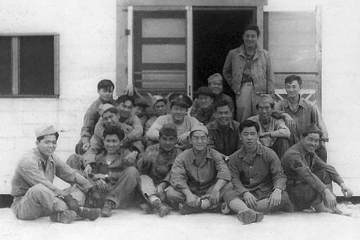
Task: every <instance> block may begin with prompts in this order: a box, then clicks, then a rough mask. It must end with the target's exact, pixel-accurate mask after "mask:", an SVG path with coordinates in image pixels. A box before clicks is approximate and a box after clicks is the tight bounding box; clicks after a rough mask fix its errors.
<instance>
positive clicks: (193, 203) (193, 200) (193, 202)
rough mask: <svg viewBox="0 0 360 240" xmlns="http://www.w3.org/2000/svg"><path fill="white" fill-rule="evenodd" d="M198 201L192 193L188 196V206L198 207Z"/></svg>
mask: <svg viewBox="0 0 360 240" xmlns="http://www.w3.org/2000/svg"><path fill="white" fill-rule="evenodd" d="M197 199H198V197H197V196H195V195H194V194H192V193H189V194H188V195H186V204H187V205H188V206H190V207H196V206H197Z"/></svg>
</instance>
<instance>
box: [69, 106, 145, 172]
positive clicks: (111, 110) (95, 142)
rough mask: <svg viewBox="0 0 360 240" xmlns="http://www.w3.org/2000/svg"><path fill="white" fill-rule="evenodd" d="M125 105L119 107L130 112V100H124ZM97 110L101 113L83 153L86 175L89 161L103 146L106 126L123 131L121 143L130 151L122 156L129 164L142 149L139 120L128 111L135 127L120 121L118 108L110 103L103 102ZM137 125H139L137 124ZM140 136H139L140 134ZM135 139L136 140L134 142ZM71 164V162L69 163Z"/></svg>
mask: <svg viewBox="0 0 360 240" xmlns="http://www.w3.org/2000/svg"><path fill="white" fill-rule="evenodd" d="M124 104H125V105H126V106H125V107H124V106H122V107H121V108H127V109H128V110H127V112H131V110H132V102H131V101H130V100H126V101H124ZM99 109H100V110H99V111H100V113H101V119H100V120H99V122H98V123H97V124H96V126H95V134H94V136H93V137H92V138H91V140H90V148H89V150H88V151H87V152H86V153H85V154H84V155H83V161H84V163H83V164H84V167H85V169H84V173H85V175H88V174H90V173H91V166H90V163H93V162H95V157H96V155H97V154H99V153H100V152H101V151H102V150H103V147H104V135H103V132H104V129H105V128H106V127H111V126H112V127H117V128H118V129H121V130H123V131H124V132H125V138H124V139H123V140H122V142H123V145H126V147H128V148H129V149H130V150H131V152H130V153H129V154H128V155H127V156H126V157H125V158H124V161H126V162H128V163H129V164H133V163H134V162H135V160H136V158H137V156H138V154H139V152H141V151H142V150H143V145H142V144H141V142H140V141H137V139H138V133H137V132H142V129H140V130H139V129H138V128H139V126H140V128H142V126H141V123H140V120H139V118H138V117H136V116H135V115H132V114H130V113H128V115H127V116H128V117H127V118H126V119H128V118H129V122H130V123H133V124H134V126H136V128H132V127H131V126H130V125H128V124H127V121H126V119H125V121H124V122H121V121H122V120H121V119H123V118H122V115H121V112H120V110H118V109H117V108H115V107H114V106H113V105H111V104H103V105H101V106H100V107H99ZM138 125H139V126H138ZM140 137H141V136H140ZM134 141H136V142H134ZM70 166H73V164H70Z"/></svg>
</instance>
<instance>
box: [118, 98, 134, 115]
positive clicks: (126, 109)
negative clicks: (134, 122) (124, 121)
mask: <svg viewBox="0 0 360 240" xmlns="http://www.w3.org/2000/svg"><path fill="white" fill-rule="evenodd" d="M117 109H118V111H119V114H120V117H122V118H127V117H129V115H130V113H131V111H132V109H133V104H132V102H131V101H125V102H122V103H120V104H119V105H118V107H117Z"/></svg>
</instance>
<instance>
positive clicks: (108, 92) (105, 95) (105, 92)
mask: <svg viewBox="0 0 360 240" xmlns="http://www.w3.org/2000/svg"><path fill="white" fill-rule="evenodd" d="M113 92H114V89H113V88H111V89H104V88H100V90H98V93H99V98H100V99H101V100H102V101H103V102H110V100H111V98H112V95H113Z"/></svg>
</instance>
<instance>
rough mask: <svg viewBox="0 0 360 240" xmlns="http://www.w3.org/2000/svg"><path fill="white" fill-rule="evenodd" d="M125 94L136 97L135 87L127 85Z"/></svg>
mask: <svg viewBox="0 0 360 240" xmlns="http://www.w3.org/2000/svg"><path fill="white" fill-rule="evenodd" d="M124 94H125V95H128V96H132V95H134V86H133V85H131V84H128V85H126V88H125V90H124Z"/></svg>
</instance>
